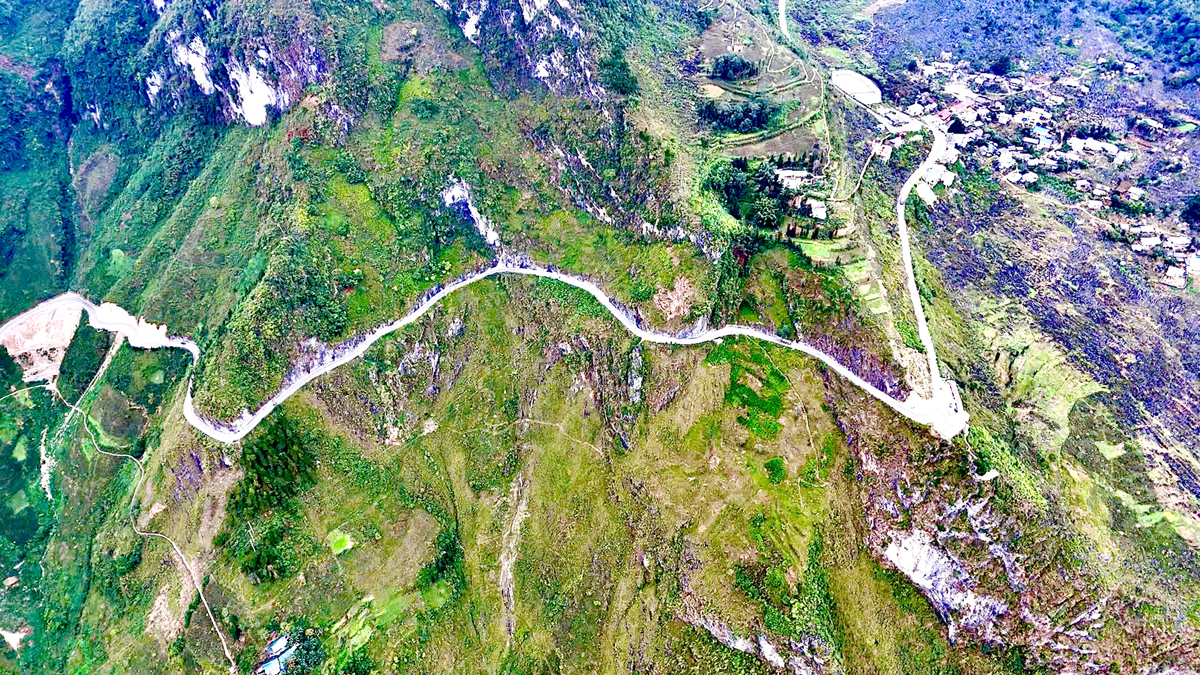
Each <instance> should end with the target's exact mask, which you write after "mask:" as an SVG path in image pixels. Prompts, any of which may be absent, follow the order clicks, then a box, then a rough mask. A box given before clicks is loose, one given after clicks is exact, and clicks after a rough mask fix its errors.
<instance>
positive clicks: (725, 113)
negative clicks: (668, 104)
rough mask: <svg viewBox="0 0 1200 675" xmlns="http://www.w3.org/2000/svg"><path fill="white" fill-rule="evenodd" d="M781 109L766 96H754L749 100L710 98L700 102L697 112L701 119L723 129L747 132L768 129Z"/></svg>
mask: <svg viewBox="0 0 1200 675" xmlns="http://www.w3.org/2000/svg"><path fill="white" fill-rule="evenodd" d="M780 109H781V107H780V105H779V104H778V103H772V102H771V101H768V100H767V99H764V98H754V99H751V100H749V101H713V100H711V99H708V100H705V101H704V102H703V103H701V104H700V108H699V109H698V111H697V112H698V113H699V115H700V119H702V120H704V121H705V122H708V123H709V124H711V125H713V126H714V127H716V128H717V129H719V130H721V131H736V132H738V133H743V134H745V133H750V132H752V131H762V130H763V129H766V128H767V126H768V125H770V123H771V118H772V117H774V116H775V114H776V113H778V112H779V111H780Z"/></svg>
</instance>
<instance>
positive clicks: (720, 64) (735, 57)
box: [712, 54, 758, 82]
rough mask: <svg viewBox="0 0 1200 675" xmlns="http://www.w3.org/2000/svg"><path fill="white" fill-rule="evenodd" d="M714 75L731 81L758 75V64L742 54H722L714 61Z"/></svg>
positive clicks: (719, 78) (718, 78) (716, 77)
mask: <svg viewBox="0 0 1200 675" xmlns="http://www.w3.org/2000/svg"><path fill="white" fill-rule="evenodd" d="M712 76H713V78H714V79H717V80H728V81H730V82H737V81H738V80H744V79H746V78H749V77H757V76H758V64H757V63H753V62H750V61H747V60H746V59H745V57H743V56H742V55H741V54H722V55H721V56H718V57H717V58H716V60H715V61H713V65H712Z"/></svg>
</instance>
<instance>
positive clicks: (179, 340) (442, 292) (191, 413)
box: [0, 253, 967, 443]
mask: <svg viewBox="0 0 1200 675" xmlns="http://www.w3.org/2000/svg"><path fill="white" fill-rule="evenodd" d="M500 274H521V275H526V276H536V277H545V278H548V279H554V280H556V281H561V282H563V283H565V284H569V285H571V286H574V287H576V288H579V289H582V290H584V291H586V292H587V293H589V294H591V295H592V296H593V297H594V298H596V300H597V301H599V302H600V304H601V305H603V306H604V308H605V309H607V310H608V311H609V312H610V313H611V314H612V315H613V316H614V317H615V318H616V319H617V320H618V321H619V322H620V323H621V325H622V326H624V327H625V329H626V330H628V331H629V332H631V333H633V334H634V335H636V336H638V337H639V338H641V339H643V340H645V341H647V342H653V343H657V344H674V345H699V344H704V343H707V342H713V341H716V340H720V339H723V338H727V337H734V336H744V337H750V338H755V339H758V340H763V341H765V342H770V343H772V344H776V345H779V346H781V347H785V348H787V349H792V350H794V351H798V352H802V353H804V354H807V355H809V356H812V357H813V358H816V359H818V360H819V361H821V362H822V363H824V364H825V365H826V366H828V367H829V368H830V369H832V370H833V371H834V372H836V373H838V374H839V375H841V376H842V377H844V378H846V379H847V380H849V381H850V382H851V383H853V384H854V385H855V386H857V387H859V388H860V389H862V390H863V391H865V392H867V393H868V394H870V395H871V396H873V397H874V398H876V399H878V400H879V401H881V402H883V403H884V404H886V405H887V406H888V407H889V408H891V409H892V410H895V411H896V412H897V413H900V414H901V415H904V416H905V417H907V418H909V419H911V420H912V421H914V422H916V423H918V424H921V425H923V426H928V427H931V428H932V429H933V430H934V431H935V432H937V434H938V435H939V436H942V437H943V438H952V437H953V436H955V435H957V434H958V433H960V432H961V431H962V430H963V428H964V427H965V425H966V421H967V419H966V413H963V412H961V411H960V410H951V409H948V408H947V407H946V405H945V404H944V402H943V401H941V400H940V399H939V398H938V397H936V396H935V398H934V399H932V400H930V399H925V398H921V397H919V396H917V395H916V394H915V393H913V394H910V395H909V397H908V398H907V399H906V400H904V401H900V400H898V399H895V398H893V397H892V396H890V395H888V394H887V393H885V392H883V391H882V390H880V389H879V388H877V387H876V386H874V385H873V384H871V383H870V382H867V381H866V380H864V379H863V378H862V377H860V376H859V375H858V374H856V373H855V372H853V371H851V370H850V369H849V368H847V367H845V366H844V365H842V364H841V363H839V362H838V361H836V360H835V359H834V358H833V357H832V356H829V355H828V354H826V353H825V352H822V351H821V350H819V349H817V348H815V347H813V346H811V345H809V344H806V343H804V342H799V341H796V340H787V339H785V338H782V337H780V336H778V335H775V334H772V333H768V332H766V331H763V330H761V329H758V328H752V327H749V326H739V325H730V326H724V327H722V328H717V329H710V330H705V331H703V332H699V333H696V332H694V331H685V332H683V333H679V334H670V333H664V332H660V331H656V330H652V329H647V328H644V327H643V326H642V325H641V322H640V321H639V320H638V319H637V318H635V317H634V316H633V315H632V314H630V312H629V311H628V310H627V309H625V308H624V307H622V306H621V305H619V304H618V303H617V302H615V301H614V300H613V299H612V298H610V297H609V296H608V294H606V293H605V292H604V291H603V290H601V289H600V288H599V287H598V286H596V284H594V283H592V282H590V281H588V280H586V279H583V278H580V277H578V276H575V275H573V274H568V273H565V272H562V271H558V270H555V269H553V268H550V267H544V266H541V265H538V264H536V263H534V262H533V261H531V260H530V259H529V258H528V257H527V256H524V255H519V254H516V255H515V254H511V253H501V254H500V255H499V256H498V257H497V258H496V260H495V262H494V263H493V264H492V265H491V266H489V267H487V268H484V269H482V270H479V271H477V272H474V273H471V274H468V275H466V276H463V277H460V278H458V279H456V280H454V281H453V282H451V283H449V284H446V285H444V286H439V287H435V288H434V289H431V290H430V292H428V293H426V294H425V296H423V299H422V300H421V301H420V302H419V303H418V304H417V306H416V308H415V309H413V310H412V311H411V312H409V313H408V314H406V315H405V316H404V317H403V318H401V319H399V320H397V321H393V322H391V323H387V324H384V325H382V326H380V327H379V328H376V329H375V330H374V331H371V332H370V333H367V334H365V335H361V336H359V337H356V338H354V339H351V340H349V341H347V342H344V343H342V344H340V345H337V346H335V347H332V348H330V349H327V350H323V351H321V352H320V353H318V354H317V355H316V356H315V357H313V358H312V359H311V360H309V361H308V362H305V363H302V364H300V365H298V366H296V367H295V368H293V370H292V372H291V373H289V375H288V376H287V377H286V378H284V382H283V387H282V388H281V389H280V390H279V392H278V393H276V394H275V395H274V396H272V397H271V398H270V399H268V400H267V401H266V402H265V403H263V405H262V406H261V407H259V408H258V410H256V411H254V412H253V413H251V412H249V411H246V412H243V413H242V415H241V416H240V417H238V418H237V419H235V420H233V421H232V422H220V421H213V420H208V419H205V418H204V417H202V416H201V415H200V414H199V413H198V412H197V411H196V409H195V406H194V405H193V402H192V383H191V382H190V381H189V383H188V390H187V394H186V396H185V398H184V404H183V414H184V417H185V418H186V419H187V421H188V423H189V424H191V425H192V426H193V427H195V429H196V430H197V431H199V432H200V433H202V434H204V435H206V436H208V437H210V438H212V439H214V440H216V441H220V442H221V443H235V442H237V441H239V440H241V439H242V438H244V437H245V436H246V434H248V433H250V432H251V431H252V430H253V429H254V428H255V427H256V426H258V424H259V423H260V422H262V420H263V419H265V418H266V416H267V415H269V414H271V411H273V410H274V409H275V408H276V407H277V406H279V404H281V403H283V402H284V401H286V400H287V399H288V398H290V397H291V396H292V395H293V394H295V393H296V392H298V391H299V390H300V389H301V388H302V387H303V386H304V385H306V384H308V383H309V382H311V381H313V380H314V379H316V378H318V377H320V376H321V375H324V374H325V373H328V372H329V371H331V370H333V369H335V368H338V367H339V366H342V365H345V364H346V363H349V362H350V361H353V360H354V359H356V358H358V357H360V356H362V355H363V354H364V353H366V351H367V350H368V349H369V348H370V347H371V345H373V344H374V343H375V342H377V341H379V340H380V339H381V338H383V337H384V336H386V335H388V334H390V333H393V332H395V331H397V330H400V329H401V328H404V327H405V326H407V325H409V324H411V323H413V322H414V321H416V320H417V319H419V318H421V317H422V316H423V315H424V314H425V313H426V312H428V311H429V310H430V309H431V308H433V307H434V306H435V305H437V304H438V303H439V302H441V301H442V299H443V298H445V297H446V296H448V295H450V294H451V293H453V292H455V291H457V290H459V289H461V288H464V287H466V286H469V285H471V284H473V283H476V282H478V281H482V280H483V279H486V278H488V277H492V276H496V275H500ZM66 306H76V307H80V308H82V309H83V310H84V311H86V312H87V313H88V320H89V322H90V324H91V325H92V327H94V328H97V329H102V330H109V331H115V332H120V333H123V334H125V335H126V336H127V338H128V339H129V343H130V345H131V346H134V347H140V348H143V349H154V348H162V347H170V348H176V349H186V350H187V351H188V352H190V353H191V354H192V358H193V360H194V361H198V360H199V358H200V350H199V348H198V347H197V346H196V343H194V342H192V341H191V340H189V339H187V338H183V337H176V336H169V335H167V334H166V331H165V330H164V329H163V328H162V327H159V326H155V325H153V324H149V323H147V322H145V321H143V320H140V319H136V318H134V317H132V316H131V315H129V314H128V313H126V312H125V311H124V310H121V309H120V308H118V307H116V306H115V305H111V304H104V305H100V306H97V305H95V304H94V303H92V302H90V301H88V300H87V298H84V297H83V296H81V295H79V294H78V293H64V294H62V295H59V296H57V297H55V298H51V299H50V300H47V301H45V302H44V303H42V304H40V305H38V306H37V307H35V308H33V309H31V310H29V311H28V312H25V313H24V314H21V315H20V316H18V317H16V318H14V319H12V320H10V321H8V322H7V323H5V324H4V326H2V327H0V336H3V334H4V333H5V332H6V331H7V330H10V328H11V327H12V326H14V325H18V322H20V321H22V320H23V319H25V318H27V317H29V316H30V315H31V314H32V313H36V312H43V311H47V310H50V309H55V308H59V307H66Z"/></svg>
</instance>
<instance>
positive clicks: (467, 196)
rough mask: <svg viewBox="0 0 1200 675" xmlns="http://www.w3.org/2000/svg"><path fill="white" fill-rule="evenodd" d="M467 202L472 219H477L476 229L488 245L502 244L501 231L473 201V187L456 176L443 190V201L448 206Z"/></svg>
mask: <svg viewBox="0 0 1200 675" xmlns="http://www.w3.org/2000/svg"><path fill="white" fill-rule="evenodd" d="M464 202H465V203H466V205H467V210H468V211H470V213H471V220H473V221H475V229H476V230H478V231H479V234H480V235H481V236H482V237H483V239H484V241H486V242H487V243H488V246H499V245H500V233H499V232H496V228H494V227H492V224H491V223H490V222H489V221H488V219H487V218H486V217H485V216H484V215H483V214H482V213H480V212H479V209H476V208H475V204H474V202H472V201H471V189H470V188H469V187H468V186H467V182H466V181H464V180H462V179H461V178H456V179H454V180H452V181H451V182H450V185H449V186H448V187H447V188H446V189H445V190H443V191H442V203H443V204H445V205H446V206H454V205H456V204H462V203H464Z"/></svg>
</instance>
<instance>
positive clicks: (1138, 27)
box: [1099, 0, 1200, 87]
mask: <svg viewBox="0 0 1200 675" xmlns="http://www.w3.org/2000/svg"><path fill="white" fill-rule="evenodd" d="M1113 4H1115V3H1113ZM1099 6H1100V7H1101V8H1107V9H1108V13H1109V17H1111V19H1112V21H1113V23H1114V25H1113V29H1114V31H1113V32H1114V33H1116V34H1117V38H1118V40H1120V42H1121V44H1122V46H1123V47H1125V48H1126V49H1127V50H1128V51H1130V52H1132V53H1134V54H1136V55H1138V56H1142V57H1146V58H1154V59H1157V60H1159V61H1162V62H1163V63H1164V64H1166V65H1167V67H1168V69H1170V70H1172V71H1174V72H1172V73H1170V75H1168V76H1167V78H1166V80H1165V81H1166V83H1167V84H1168V85H1169V86H1175V87H1181V86H1185V85H1187V84H1190V83H1193V82H1196V81H1200V10H1198V8H1197V5H1196V4H1195V3H1194V2H1189V1H1187V0H1132V1H1131V2H1128V3H1125V4H1121V5H1118V6H1115V7H1113V6H1110V3H1109V2H1107V1H1105V2H1103V3H1101V4H1100V5H1099Z"/></svg>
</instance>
